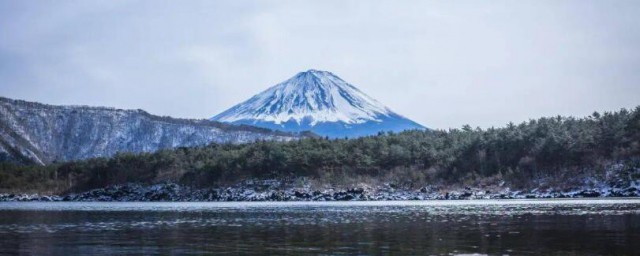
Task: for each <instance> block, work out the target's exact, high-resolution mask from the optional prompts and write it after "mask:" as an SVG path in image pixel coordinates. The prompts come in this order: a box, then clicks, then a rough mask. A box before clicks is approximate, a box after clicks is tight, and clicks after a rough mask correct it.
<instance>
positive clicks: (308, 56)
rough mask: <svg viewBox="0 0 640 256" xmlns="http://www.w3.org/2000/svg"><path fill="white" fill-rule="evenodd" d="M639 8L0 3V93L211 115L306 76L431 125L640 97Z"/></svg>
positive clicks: (489, 122)
mask: <svg viewBox="0 0 640 256" xmlns="http://www.w3.org/2000/svg"><path fill="white" fill-rule="evenodd" d="M638 11H640V4H638V3H635V2H616V3H604V2H601V1H562V2H558V1H517V2H512V1H498V2H493V3H492V4H487V3H482V2H476V1H462V2H440V1H434V2H431V1H429V2H415V1H304V2H302V1H278V2H259V1H215V2H214V1H184V2H174V1H154V2H153V3H151V2H146V1H62V2H61V1H56V2H55V3H53V2H49V1H39V2H16V1H4V2H0V38H3V40H0V95H3V96H8V97H15V98H22V99H28V100H37V101H42V102H46V103H53V104H88V105H107V106H114V107H120V108H142V109H146V110H148V111H150V112H152V113H155V114H161V115H171V116H177V117H195V118H207V117H210V116H213V115H215V114H217V113H219V112H221V111H223V110H225V109H226V108H228V107H231V106H232V105H233V104H235V103H239V102H240V101H242V100H245V99H246V98H248V97H250V96H252V95H253V94H256V93H258V92H260V91H262V90H264V89H266V88H267V87H269V86H272V85H274V84H276V83H278V82H281V81H283V80H285V79H288V78H289V77H291V76H293V75H294V74H295V73H297V72H299V71H303V70H307V69H310V68H315V69H324V70H330V71H332V72H333V73H335V74H337V75H339V76H341V77H342V78H343V79H345V80H346V81H348V82H350V83H352V84H354V85H356V86H357V87H359V88H360V89H361V90H362V91H364V92H366V93H368V94H369V95H370V96H372V97H374V98H376V99H378V100H379V101H381V102H382V103H385V104H387V105H388V106H389V107H391V108H392V109H393V110H395V111H396V112H399V113H401V114H403V115H406V116H408V117H410V118H412V119H414V120H416V121H418V122H420V123H422V124H424V125H426V126H429V127H435V128H448V127H460V126H461V125H462V124H467V123H468V124H471V125H472V126H476V125H477V126H482V127H489V126H501V125H504V124H505V123H507V122H508V121H516V122H517V121H524V120H527V119H528V118H534V117H539V116H548V115H556V114H563V115H588V114H589V113H591V112H592V111H594V110H598V111H603V110H617V109H619V108H621V107H634V106H635V105H637V104H638V102H640V86H638V85H637V82H638V80H639V78H640V73H638V72H637V70H636V69H637V68H636V67H638V66H639V65H640V51H639V49H638V47H639V45H640V22H639V21H640V20H639V19H640V18H638V17H637V15H636V14H637V13H638Z"/></svg>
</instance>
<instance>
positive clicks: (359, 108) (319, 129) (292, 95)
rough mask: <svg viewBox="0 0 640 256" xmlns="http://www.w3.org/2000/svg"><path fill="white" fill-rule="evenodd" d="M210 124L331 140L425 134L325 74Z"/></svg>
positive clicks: (280, 88)
mask: <svg viewBox="0 0 640 256" xmlns="http://www.w3.org/2000/svg"><path fill="white" fill-rule="evenodd" d="M211 120H214V121H220V122H228V123H235V124H247V125H254V126H259V127H264V128H270V129H274V130H282V131H289V132H300V131H307V130H309V131H312V132H314V133H316V134H319V135H322V136H329V137H333V138H336V137H358V136H365V135H372V134H377V133H378V132H381V131H393V132H399V131H404V130H411V129H425V127H423V126H422V125H420V124H418V123H416V122H413V121H411V120H409V119H407V118H405V117H403V116H401V115H399V114H396V113H394V112H393V111H391V110H390V109H389V108H387V107H386V106H384V105H382V104H381V103H380V102H378V101H376V100H375V99H373V98H371V97H369V96H368V95H366V94H364V93H363V92H361V91H360V90H358V89H357V88H356V87H354V86H353V85H351V84H349V83H347V82H345V81H344V80H342V79H340V78H339V77H338V76H336V75H334V74H332V73H331V72H327V71H319V70H308V71H306V72H301V73H298V74H297V75H295V76H294V77H292V78H290V79H289V80H287V81H284V82H282V83H280V84H277V85H275V86H273V87H271V88H269V89H267V90H266V91H264V92H262V93H260V94H258V95H255V96H253V97H252V98H250V99H249V100H247V101H245V102H242V103H240V104H238V105H236V106H234V107H232V108H230V109H229V110H227V111H224V112H222V113H220V114H218V115H216V116H214V117H213V118H211Z"/></svg>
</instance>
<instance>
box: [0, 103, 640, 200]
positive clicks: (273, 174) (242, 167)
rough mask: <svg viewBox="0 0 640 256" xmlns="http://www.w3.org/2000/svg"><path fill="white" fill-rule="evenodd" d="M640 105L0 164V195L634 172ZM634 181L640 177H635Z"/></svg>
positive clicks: (514, 179) (520, 182) (522, 181)
mask: <svg viewBox="0 0 640 256" xmlns="http://www.w3.org/2000/svg"><path fill="white" fill-rule="evenodd" d="M639 158H640V107H636V108H635V109H633V110H627V109H621V110H619V111H616V112H605V113H602V114H601V113H598V112H594V113H593V114H592V115H590V116H588V117H584V118H574V117H561V116H557V117H545V118H539V119H535V120H533V119H532V120H530V121H528V122H523V123H520V124H513V123H509V124H508V125H507V126H506V127H502V128H488V129H480V128H472V127H470V126H468V125H466V126H464V127H462V128H461V129H449V130H428V131H417V130H416V131H406V132H402V133H397V134H394V133H380V134H378V135H375V136H368V137H361V138H356V139H328V138H317V137H316V138H306V139H300V140H296V141H290V142H277V141H257V142H255V143H249V144H210V145H208V146H202V147H193V148H176V149H171V150H161V151H158V152H155V153H140V154H133V153H119V154H117V155H115V156H113V157H111V158H95V159H88V160H83V161H74V162H67V163H56V164H51V165H47V166H35V165H15V164H10V163H3V164H0V191H1V190H4V191H15V190H37V191H53V192H61V191H79V190H85V189H90V188H96V187H103V186H107V185H113V184H120V183H126V182H143V183H153V182H162V181H173V182H179V183H182V184H188V185H193V186H201V187H205V186H213V185H217V184H222V183H228V182H235V181H238V180H241V179H246V178H283V177H300V176H304V177H316V178H327V177H356V176H357V177H372V178H376V177H377V178H382V177H385V178H388V177H389V174H394V175H395V176H393V177H392V178H395V179H397V180H399V181H402V182H406V183H408V184H410V185H416V184H417V183H419V184H422V185H424V183H443V184H455V183H461V182H473V181H477V180H482V179H487V178H491V177H500V179H502V180H506V181H509V182H511V183H512V184H514V185H516V186H526V185H527V183H528V182H530V181H531V180H535V179H538V178H541V177H549V176H562V175H570V174H573V173H576V172H585V171H589V172H593V173H594V174H602V175H604V171H605V169H606V166H607V165H610V164H612V163H620V162H623V163H625V164H626V165H628V166H632V167H634V168H636V167H640V164H639V162H640V159H639ZM639 178H640V177H639Z"/></svg>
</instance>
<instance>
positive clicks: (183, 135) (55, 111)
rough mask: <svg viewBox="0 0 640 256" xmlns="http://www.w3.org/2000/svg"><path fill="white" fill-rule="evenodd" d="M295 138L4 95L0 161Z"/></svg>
mask: <svg viewBox="0 0 640 256" xmlns="http://www.w3.org/2000/svg"><path fill="white" fill-rule="evenodd" d="M295 138H297V136H295V135H292V134H289V133H283V132H273V131H270V130H267V129H262V128H256V127H250V126H235V125H229V124H223V123H219V122H214V121H208V120H187V119H175V118H170V117H160V116H154V115H151V114H149V113H147V112H145V111H143V110H121V109H113V108H104V107H87V106H51V105H45V104H40V103H34V102H26V101H21V100H12V99H7V98H2V97H0V162H2V161H13V162H22V163H37V164H47V163H51V162H60V161H69V160H77V159H85V158H92V157H104V156H111V155H114V154H115V153H117V152H152V151H156V150H159V149H164V148H174V147H191V146H199V145H205V144H209V143H212V142H216V143H245V142H252V141H255V140H292V139H295Z"/></svg>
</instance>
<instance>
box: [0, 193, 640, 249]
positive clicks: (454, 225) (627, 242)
mask: <svg viewBox="0 0 640 256" xmlns="http://www.w3.org/2000/svg"><path fill="white" fill-rule="evenodd" d="M474 253H477V254H489V255H505V254H507V255H640V199H624V200H623V199H619V200H618V199H615V200H611V199H606V200H605V199H597V200H508V201H498V200H493V201H406V202H331V203H322V202H300V203H293V202H281V203H71V202H51V203H41V202H34V203H25V202H16V203H10V202H5V203H0V254H2V255H4V254H38V255H40V254H58V255H64V254H66V255H76V254H83V255H90V254H229V255H238V254H240V255H243V254H271V255H300V254H312V255H316V254H324V255H335V254H357V255H380V254H393V255H399V254H409V255H457V254H474Z"/></svg>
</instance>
